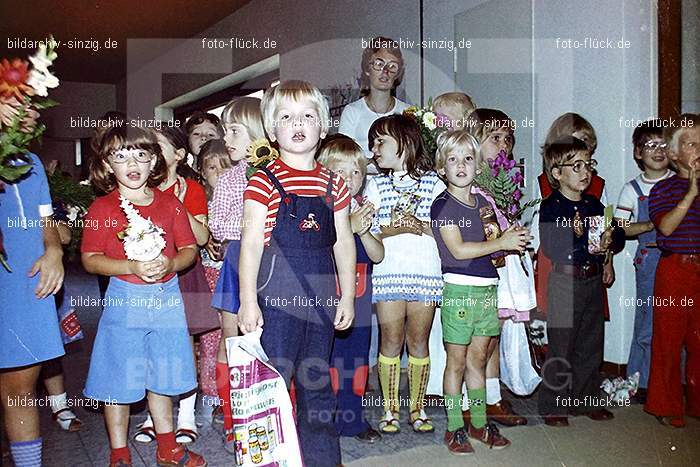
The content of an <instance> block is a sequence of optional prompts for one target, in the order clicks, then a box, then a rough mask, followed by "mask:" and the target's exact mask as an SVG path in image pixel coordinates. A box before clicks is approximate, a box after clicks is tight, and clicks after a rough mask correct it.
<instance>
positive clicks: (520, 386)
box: [500, 320, 542, 396]
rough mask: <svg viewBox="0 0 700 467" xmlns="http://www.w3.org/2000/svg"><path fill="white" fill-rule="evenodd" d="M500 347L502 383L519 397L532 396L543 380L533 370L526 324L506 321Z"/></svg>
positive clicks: (502, 330)
mask: <svg viewBox="0 0 700 467" xmlns="http://www.w3.org/2000/svg"><path fill="white" fill-rule="evenodd" d="M500 345H501V347H500V351H501V381H503V383H504V384H505V385H506V386H508V389H510V390H511V391H512V392H513V393H514V394H517V395H518V396H527V395H530V394H532V393H533V392H534V390H535V388H536V387H537V385H538V384H540V381H542V378H540V377H539V375H538V374H537V372H536V371H535V369H534V368H532V363H531V360H530V347H529V345H528V341H527V335H526V333H525V323H516V322H513V321H512V320H506V322H505V323H503V328H502V329H501V343H500Z"/></svg>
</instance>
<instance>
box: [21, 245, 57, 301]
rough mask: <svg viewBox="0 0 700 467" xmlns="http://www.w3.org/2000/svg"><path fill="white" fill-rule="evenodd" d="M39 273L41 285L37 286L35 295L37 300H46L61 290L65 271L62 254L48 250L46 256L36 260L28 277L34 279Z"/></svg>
mask: <svg viewBox="0 0 700 467" xmlns="http://www.w3.org/2000/svg"><path fill="white" fill-rule="evenodd" d="M37 272H38V273H40V275H39V284H37V286H36V289H35V290H34V295H36V297H37V298H46V297H48V296H49V295H53V294H56V293H58V291H59V290H61V286H62V285H63V276H64V271H63V261H62V259H61V255H60V254H57V253H55V252H54V251H53V250H50V249H47V250H46V251H45V252H44V254H43V255H42V256H41V257H40V258H39V259H38V260H36V262H35V263H34V265H33V266H32V269H31V270H30V271H29V274H28V276H29V277H34V276H36V273H37Z"/></svg>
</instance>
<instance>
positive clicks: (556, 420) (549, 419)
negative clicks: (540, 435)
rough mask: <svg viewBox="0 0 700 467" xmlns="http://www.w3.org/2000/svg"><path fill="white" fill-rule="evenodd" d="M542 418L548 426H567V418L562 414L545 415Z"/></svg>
mask: <svg viewBox="0 0 700 467" xmlns="http://www.w3.org/2000/svg"><path fill="white" fill-rule="evenodd" d="M542 418H544V424H545V425H548V426H569V419H568V418H567V417H565V416H563V415H545V416H544V417H542Z"/></svg>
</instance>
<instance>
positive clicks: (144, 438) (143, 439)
mask: <svg viewBox="0 0 700 467" xmlns="http://www.w3.org/2000/svg"><path fill="white" fill-rule="evenodd" d="M149 420H150V418H149V419H148V420H146V421H145V422H143V423H142V424H140V425H139V426H138V429H137V430H136V433H134V441H136V442H137V443H141V444H151V443H152V442H153V441H155V440H156V430H155V429H154V428H153V425H152V424H151V423H153V422H150V423H148V422H149Z"/></svg>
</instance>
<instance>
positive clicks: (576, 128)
mask: <svg viewBox="0 0 700 467" xmlns="http://www.w3.org/2000/svg"><path fill="white" fill-rule="evenodd" d="M577 132H581V133H583V136H584V137H583V138H579V139H580V140H582V141H583V142H584V143H586V145H587V146H588V149H589V150H590V151H591V154H593V153H594V152H595V150H596V148H597V147H598V138H596V135H595V130H594V129H593V126H592V125H591V124H590V123H589V122H588V120H586V119H585V118H583V117H582V116H580V115H579V114H577V113H573V112H567V113H565V114H564V115H560V116H559V117H557V119H556V120H554V122H552V126H550V127H549V131H547V138H546V139H545V140H544V146H542V154H543V155H544V151H545V150H546V148H547V145H548V144H551V143H553V142H554V141H555V140H558V139H560V138H564V137H567V136H568V137H573V136H574V133H577Z"/></svg>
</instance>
